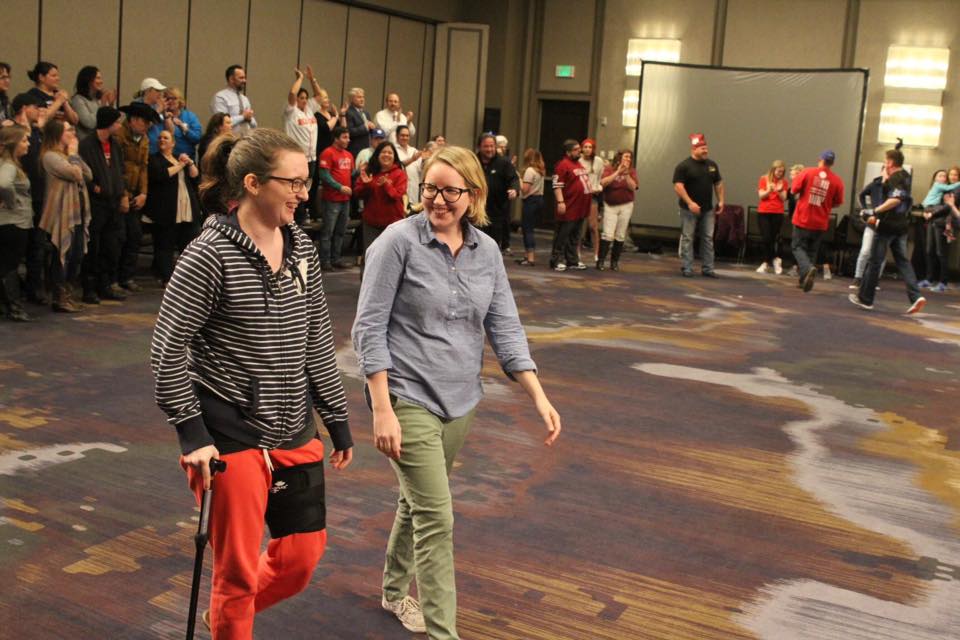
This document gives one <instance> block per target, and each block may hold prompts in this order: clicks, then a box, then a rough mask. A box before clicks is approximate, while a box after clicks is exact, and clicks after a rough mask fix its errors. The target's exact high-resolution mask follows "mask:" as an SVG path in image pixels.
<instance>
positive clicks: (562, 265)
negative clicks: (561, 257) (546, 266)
mask: <svg viewBox="0 0 960 640" xmlns="http://www.w3.org/2000/svg"><path fill="white" fill-rule="evenodd" d="M553 270H554V271H566V270H567V265H566V264H565V263H563V262H558V263H557V266H555V267H554V268H553Z"/></svg>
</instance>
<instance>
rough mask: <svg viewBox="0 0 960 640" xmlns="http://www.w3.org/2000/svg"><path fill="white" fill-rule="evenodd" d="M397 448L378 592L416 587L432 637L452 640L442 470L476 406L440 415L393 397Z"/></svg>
mask: <svg viewBox="0 0 960 640" xmlns="http://www.w3.org/2000/svg"><path fill="white" fill-rule="evenodd" d="M393 410H394V413H396V416H397V420H398V421H399V422H400V430H401V445H400V446H401V454H400V460H399V461H391V463H392V464H393V469H394V471H396V473H397V479H398V480H399V481H400V498H399V500H398V501H397V515H396V518H395V519H394V521H393V530H392V531H391V532H390V540H389V541H388V542H387V554H386V555H387V558H386V562H385V564H384V567H383V595H384V597H385V598H386V599H387V600H388V601H390V602H395V601H397V600H400V599H401V598H403V597H404V596H406V595H407V592H408V590H409V588H410V581H411V580H413V578H414V577H416V579H417V592H418V594H419V596H420V605H421V607H422V608H423V617H424V620H425V622H426V624H427V635H428V637H429V638H430V639H431V640H457V639H458V638H459V637H460V636H458V635H457V585H456V580H455V577H454V566H453V501H452V500H451V497H450V484H449V482H448V480H447V476H448V474H449V473H450V469H452V468H453V460H454V458H455V457H456V455H457V452H458V451H460V447H462V446H463V441H464V439H465V438H466V436H467V431H468V430H469V428H470V423H471V422H472V421H473V416H474V413H475V411H476V410H475V409H474V410H471V411H470V413H468V414H467V415H465V416H463V417H462V418H457V419H455V420H444V419H441V418H438V417H437V416H435V415H433V414H432V413H430V412H429V411H427V410H426V409H424V408H423V407H420V406H417V405H414V404H411V403H409V402H405V401H403V400H397V401H396V403H395V404H394V408H393Z"/></svg>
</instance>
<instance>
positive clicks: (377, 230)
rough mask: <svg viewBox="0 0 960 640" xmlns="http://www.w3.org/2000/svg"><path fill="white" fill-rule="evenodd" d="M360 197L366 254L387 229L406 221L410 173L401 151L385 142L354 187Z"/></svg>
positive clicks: (378, 148) (362, 169)
mask: <svg viewBox="0 0 960 640" xmlns="http://www.w3.org/2000/svg"><path fill="white" fill-rule="evenodd" d="M354 190H355V192H356V194H357V198H359V199H360V200H362V201H363V203H364V204H363V252H364V253H366V252H367V247H369V246H370V245H371V244H372V243H373V241H374V240H376V239H377V238H378V237H379V236H380V234H381V233H383V230H384V229H386V228H387V227H388V226H389V225H391V224H393V223H394V222H396V221H397V220H403V215H404V210H405V208H406V207H405V205H404V201H403V198H404V196H405V195H407V172H406V171H405V170H404V169H403V166H402V165H401V164H400V163H399V162H398V161H397V148H396V147H394V146H393V143H391V142H381V143H380V144H379V145H378V146H377V148H376V149H375V150H374V152H373V157H371V158H370V164H368V165H366V166H363V165H361V166H360V177H359V178H357V181H356V183H355V184H354Z"/></svg>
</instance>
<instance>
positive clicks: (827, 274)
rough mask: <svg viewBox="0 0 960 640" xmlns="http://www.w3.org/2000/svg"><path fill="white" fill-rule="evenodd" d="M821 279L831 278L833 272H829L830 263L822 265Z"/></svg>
mask: <svg viewBox="0 0 960 640" xmlns="http://www.w3.org/2000/svg"><path fill="white" fill-rule="evenodd" d="M823 279H824V280H833V274H832V273H830V265H828V264H825V265H823Z"/></svg>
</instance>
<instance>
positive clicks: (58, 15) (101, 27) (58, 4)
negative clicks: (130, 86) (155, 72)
mask: <svg viewBox="0 0 960 640" xmlns="http://www.w3.org/2000/svg"><path fill="white" fill-rule="evenodd" d="M84 6H86V7H87V8H88V10H86V11H76V3H75V2H73V0H44V3H43V17H44V20H43V30H42V35H41V40H42V43H43V46H42V50H41V52H40V57H41V58H42V59H44V60H50V61H52V62H54V63H56V64H57V65H58V66H59V67H60V88H62V89H64V90H66V91H69V92H70V93H73V87H74V84H76V81H77V72H78V71H80V69H81V67H83V66H84V65H87V64H92V65H94V66H96V67H98V68H99V69H100V73H101V74H102V75H103V84H104V86H106V87H107V88H108V89H110V88H115V87H116V86H117V44H118V42H117V41H118V40H119V38H120V10H119V8H120V0H88V1H87V2H86V3H85V5H84ZM34 20H36V17H34ZM35 33H36V28H34V34H35ZM77 33H98V34H100V36H99V37H97V38H90V39H89V41H88V42H85V43H84V52H85V54H86V55H85V56H82V57H81V56H79V55H77V35H76V34H77ZM34 46H36V45H34ZM182 73H183V67H182V65H181V74H182ZM24 80H26V76H24ZM141 80H142V78H141Z"/></svg>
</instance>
